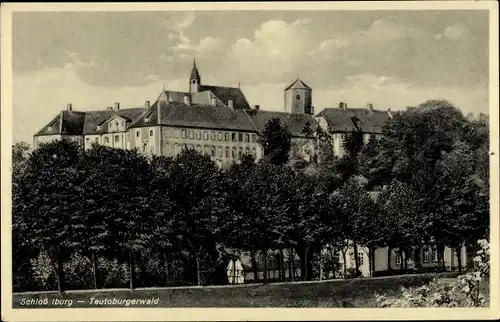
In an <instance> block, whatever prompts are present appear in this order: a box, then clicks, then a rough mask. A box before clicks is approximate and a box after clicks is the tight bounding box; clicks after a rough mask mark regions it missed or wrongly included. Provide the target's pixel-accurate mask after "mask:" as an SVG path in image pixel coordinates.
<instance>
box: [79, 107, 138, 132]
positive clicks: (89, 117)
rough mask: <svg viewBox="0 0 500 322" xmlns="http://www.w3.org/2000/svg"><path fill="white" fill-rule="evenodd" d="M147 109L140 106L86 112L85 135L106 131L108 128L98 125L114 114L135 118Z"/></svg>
mask: <svg viewBox="0 0 500 322" xmlns="http://www.w3.org/2000/svg"><path fill="white" fill-rule="evenodd" d="M145 111H147V110H146V109H145V108H144V107H138V108H127V109H121V110H100V111H90V112H86V113H85V126H84V128H83V133H82V134H84V135H88V134H101V133H106V132H107V129H105V128H103V127H101V128H100V129H97V126H99V125H102V124H103V123H105V122H106V121H108V120H109V119H111V118H112V117H113V116H115V115H118V116H120V117H123V118H125V119H129V120H134V119H136V118H137V117H138V116H139V115H141V113H144V112H145Z"/></svg>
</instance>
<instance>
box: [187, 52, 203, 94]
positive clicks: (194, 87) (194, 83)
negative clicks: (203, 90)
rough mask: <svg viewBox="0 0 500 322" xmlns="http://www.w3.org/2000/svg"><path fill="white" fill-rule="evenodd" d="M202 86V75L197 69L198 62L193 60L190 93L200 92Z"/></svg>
mask: <svg viewBox="0 0 500 322" xmlns="http://www.w3.org/2000/svg"><path fill="white" fill-rule="evenodd" d="M200 86H201V79H200V73H198V68H197V67H196V61H195V60H193V69H192V70H191V77H189V92H191V93H194V92H199V91H200Z"/></svg>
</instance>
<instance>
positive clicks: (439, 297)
mask: <svg viewBox="0 0 500 322" xmlns="http://www.w3.org/2000/svg"><path fill="white" fill-rule="evenodd" d="M478 244H479V245H480V246H481V250H479V251H478V252H477V255H478V256H476V257H475V258H474V263H475V265H474V271H473V272H470V273H467V274H464V275H460V276H458V277H457V278H456V279H454V280H453V281H452V282H448V281H446V280H443V279H437V278H436V279H434V280H433V281H431V282H430V283H429V284H428V285H424V286H420V287H417V288H415V287H410V288H405V287H402V288H401V290H400V292H399V293H397V294H396V295H395V296H388V295H386V294H384V295H380V294H376V300H377V303H378V305H379V306H380V307H487V306H488V301H487V300H486V297H485V296H484V295H483V294H482V292H481V290H480V284H481V282H482V281H483V280H485V281H488V280H489V275H490V249H489V243H488V242H487V241H486V240H479V241H478Z"/></svg>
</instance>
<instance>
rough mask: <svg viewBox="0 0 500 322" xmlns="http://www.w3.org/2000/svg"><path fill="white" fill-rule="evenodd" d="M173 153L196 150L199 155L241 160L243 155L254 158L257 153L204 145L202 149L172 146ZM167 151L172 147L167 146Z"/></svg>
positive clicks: (250, 150) (192, 145)
mask: <svg viewBox="0 0 500 322" xmlns="http://www.w3.org/2000/svg"><path fill="white" fill-rule="evenodd" d="M173 148H174V150H173V152H174V154H176V155H177V154H179V153H180V152H181V151H182V150H184V149H190V150H196V151H197V152H199V153H203V154H206V155H209V156H212V157H219V158H223V157H226V158H236V157H238V158H241V157H242V156H243V154H252V155H253V156H254V157H257V151H256V149H255V148H252V149H250V148H248V147H246V148H244V149H243V148H242V147H239V148H236V147H233V148H230V147H228V146H226V147H222V146H218V147H216V146H215V145H204V146H203V147H202V146H201V145H200V144H197V145H196V146H194V144H177V143H176V144H174V145H173ZM167 151H170V152H171V151H172V145H171V144H167Z"/></svg>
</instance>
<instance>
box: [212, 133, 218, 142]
mask: <svg viewBox="0 0 500 322" xmlns="http://www.w3.org/2000/svg"><path fill="white" fill-rule="evenodd" d="M212 140H214V141H215V140H217V134H215V132H214V131H212Z"/></svg>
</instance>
